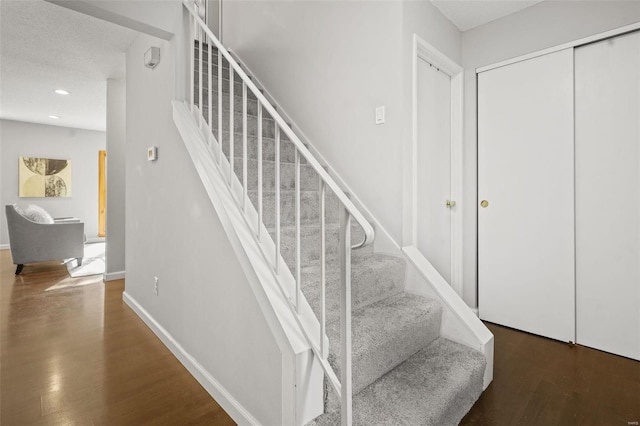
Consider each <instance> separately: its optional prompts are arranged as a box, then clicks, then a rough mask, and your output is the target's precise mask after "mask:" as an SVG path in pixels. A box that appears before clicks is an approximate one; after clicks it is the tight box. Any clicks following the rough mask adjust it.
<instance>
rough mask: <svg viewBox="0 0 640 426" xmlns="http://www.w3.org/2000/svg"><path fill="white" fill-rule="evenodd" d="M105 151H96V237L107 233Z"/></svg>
mask: <svg viewBox="0 0 640 426" xmlns="http://www.w3.org/2000/svg"><path fill="white" fill-rule="evenodd" d="M106 228H107V151H105V150H100V151H98V237H105V236H106V235H107V229H106Z"/></svg>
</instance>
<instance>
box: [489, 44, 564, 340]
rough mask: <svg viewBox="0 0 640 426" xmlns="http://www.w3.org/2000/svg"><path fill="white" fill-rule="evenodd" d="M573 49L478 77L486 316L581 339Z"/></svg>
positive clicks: (555, 335) (559, 336)
mask: <svg viewBox="0 0 640 426" xmlns="http://www.w3.org/2000/svg"><path fill="white" fill-rule="evenodd" d="M573 179H574V172H573V51H572V49H567V50H562V51H558V52H555V53H551V54H548V55H544V56H540V57H536V58H533V59H529V60H525V61H521V62H518V63H515V64H511V65H508V66H504V67H501V68H495V69H492V70H489V71H485V72H483V73H480V74H479V75H478V197H479V202H480V201H482V200H484V201H486V202H487V203H488V204H485V203H483V205H486V207H482V206H479V207H478V307H479V313H480V318H482V319H483V320H487V321H491V322H495V323H498V324H503V325H506V326H509V327H514V328H517V329H520V330H525V331H528V332H531V333H535V334H539V335H542V336H547V337H550V338H553V339H558V340H563V341H575V305H574V302H575V276H574V275H575V274H574V205H573V204H574V185H573Z"/></svg>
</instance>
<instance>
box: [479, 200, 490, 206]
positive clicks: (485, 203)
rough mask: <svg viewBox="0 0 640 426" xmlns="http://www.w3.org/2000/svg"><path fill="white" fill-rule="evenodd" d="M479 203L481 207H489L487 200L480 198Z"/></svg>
mask: <svg viewBox="0 0 640 426" xmlns="http://www.w3.org/2000/svg"><path fill="white" fill-rule="evenodd" d="M480 205H481V206H482V207H483V208H487V207H489V202H488V201H487V200H482V201H481V202H480Z"/></svg>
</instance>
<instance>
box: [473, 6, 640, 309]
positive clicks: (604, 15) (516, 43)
mask: <svg viewBox="0 0 640 426" xmlns="http://www.w3.org/2000/svg"><path fill="white" fill-rule="evenodd" d="M638 21H640V2H637V1H544V2H541V3H538V4H536V5H535V6H532V7H530V8H528V9H524V10H522V11H520V12H517V13H514V14H512V15H509V16H506V17H504V18H502V19H499V20H497V21H494V22H490V23H488V24H486V25H483V26H481V27H478V28H474V29H472V30H469V31H466V32H464V33H463V36H462V49H463V65H464V68H465V111H464V114H465V129H464V132H465V139H464V163H465V168H464V187H465V197H464V202H465V205H466V206H468V208H466V210H465V218H464V238H465V241H464V250H465V251H464V299H465V301H466V302H467V304H469V305H470V306H476V305H477V303H476V297H477V275H476V263H477V261H476V260H477V252H476V239H477V238H476V236H477V216H476V214H477V210H476V208H475V207H473V206H477V190H476V188H477V132H476V124H477V123H476V121H477V120H476V74H475V69H476V68H477V67H481V66H484V65H489V64H492V63H495V62H499V61H502V60H505V59H509V58H513V57H516V56H520V55H524V54H526V53H531V52H535V51H537V50H541V49H545V48H548V47H553V46H557V45H560V44H563V43H566V42H570V41H573V40H577V39H580V38H583V37H587V36H590V35H593V34H597V33H600V32H604V31H607V30H611V29H614V28H617V27H621V26H624V25H628V24H631V23H634V22H638Z"/></svg>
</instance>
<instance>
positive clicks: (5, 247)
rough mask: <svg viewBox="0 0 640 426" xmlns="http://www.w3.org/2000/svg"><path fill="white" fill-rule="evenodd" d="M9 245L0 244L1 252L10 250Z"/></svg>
mask: <svg viewBox="0 0 640 426" xmlns="http://www.w3.org/2000/svg"><path fill="white" fill-rule="evenodd" d="M9 248H10V247H9V244H0V250H9Z"/></svg>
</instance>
